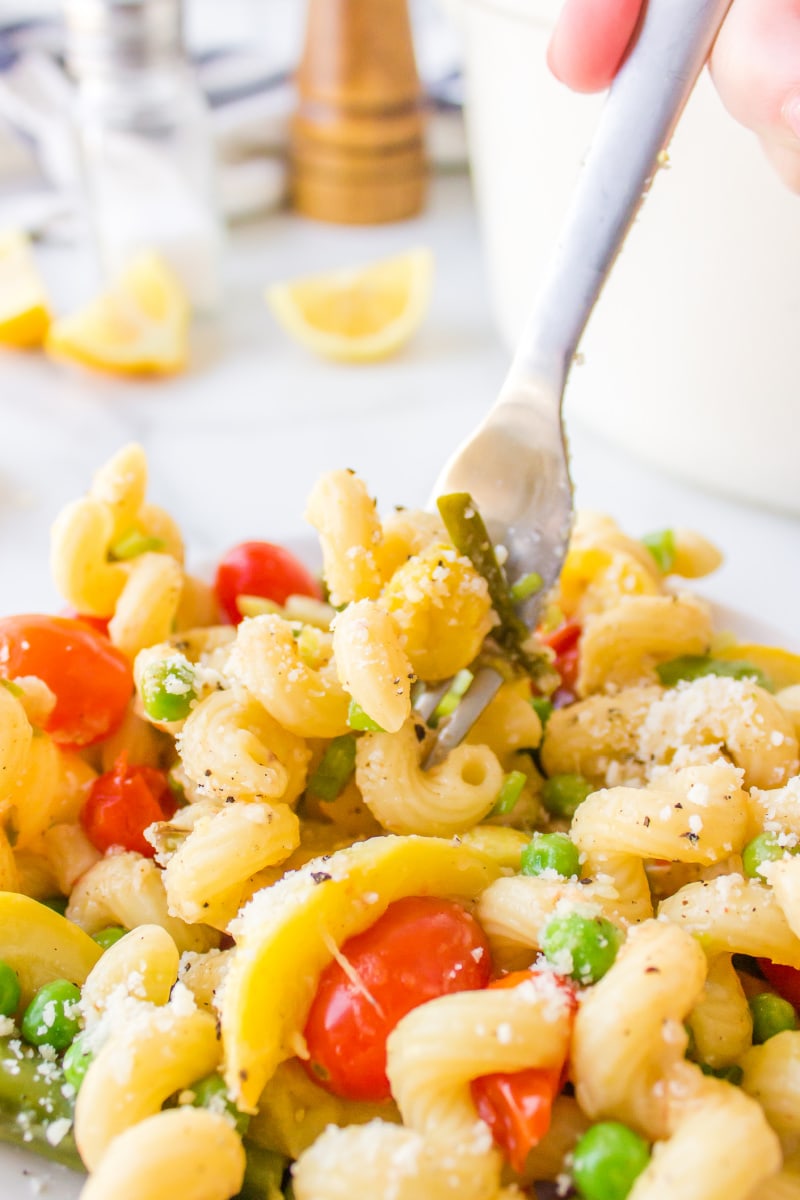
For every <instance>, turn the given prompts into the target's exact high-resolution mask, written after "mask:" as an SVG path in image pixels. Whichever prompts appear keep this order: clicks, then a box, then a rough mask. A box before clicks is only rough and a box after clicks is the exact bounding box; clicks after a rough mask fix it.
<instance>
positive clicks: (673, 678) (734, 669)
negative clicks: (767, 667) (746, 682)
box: [656, 654, 775, 692]
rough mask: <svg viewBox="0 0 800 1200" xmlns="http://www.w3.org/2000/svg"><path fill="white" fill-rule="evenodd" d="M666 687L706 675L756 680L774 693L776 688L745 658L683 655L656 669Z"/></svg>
mask: <svg viewBox="0 0 800 1200" xmlns="http://www.w3.org/2000/svg"><path fill="white" fill-rule="evenodd" d="M656 671H657V672H658V677H659V679H660V680H661V682H662V683H663V684H664V686H665V687H674V686H675V684H676V683H681V682H683V681H684V680H692V679H702V678H703V676H704V675H725V676H727V677H728V678H729V679H754V680H755V681H756V683H757V684H758V685H759V687H762V688H764V689H765V690H766V691H768V692H774V690H775V689H774V687H773V685H772V683H771V681H770V680H769V679H767V677H766V675H765V674H764V672H763V671H762V670H761V669H760V667H756V666H755V665H754V664H753V663H750V662H747V661H746V660H745V659H743V658H736V659H734V658H730V659H726V658H712V657H711V656H710V655H709V654H682V655H681V656H680V657H679V658H671V659H670V660H669V661H668V662H663V663H659V664H658V665H657V667H656Z"/></svg>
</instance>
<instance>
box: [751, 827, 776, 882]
mask: <svg viewBox="0 0 800 1200" xmlns="http://www.w3.org/2000/svg"><path fill="white" fill-rule="evenodd" d="M785 853H786V847H785V846H781V844H780V843H779V841H778V839H777V837H776V835H775V834H774V833H760V834H759V835H758V837H754V838H753V840H752V842H748V843H747V845H746V846H745V848H744V850H743V851H742V867H743V869H744V873H745V875H747V876H748V877H749V878H750V879H760V880H761V882H762V883H763V881H764V876H763V875H762V874H761V872H760V871H759V869H758V868H759V867H760V866H761V864H762V863H765V862H776V861H777V859H779V858H783V856H784V854H785Z"/></svg>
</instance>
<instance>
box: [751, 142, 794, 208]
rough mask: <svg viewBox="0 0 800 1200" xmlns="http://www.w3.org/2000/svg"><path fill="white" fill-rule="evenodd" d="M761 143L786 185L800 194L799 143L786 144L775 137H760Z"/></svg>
mask: <svg viewBox="0 0 800 1200" xmlns="http://www.w3.org/2000/svg"><path fill="white" fill-rule="evenodd" d="M761 144H762V145H763V147H764V151H765V153H766V155H767V158H768V159H769V160H770V162H771V163H772V165H773V167H774V168H775V170H776V171H777V172H778V174H779V175H780V177H781V179H782V180H783V182H784V183H785V184H786V186H787V187H789V188H791V189H792V191H793V192H797V193H798V194H800V143H799V144H798V145H797V146H786V145H784V144H783V142H780V141H776V140H775V139H769V138H762V139H761Z"/></svg>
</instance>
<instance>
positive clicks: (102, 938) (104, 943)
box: [92, 925, 128, 950]
mask: <svg viewBox="0 0 800 1200" xmlns="http://www.w3.org/2000/svg"><path fill="white" fill-rule="evenodd" d="M127 932H128V930H127V929H123V927H122V926H121V925H107V926H106V927H105V929H98V931H97V933H93V934H92V937H93V938H94V940H95V941H96V942H97V944H98V946H100V947H101V948H102V949H103V950H108V949H109V947H111V946H113V945H115V943H116V942H118V941H119V939H120V938H124V937H125V934H126V933H127Z"/></svg>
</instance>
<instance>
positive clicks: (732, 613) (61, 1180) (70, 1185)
mask: <svg viewBox="0 0 800 1200" xmlns="http://www.w3.org/2000/svg"><path fill="white" fill-rule="evenodd" d="M290 548H291V549H292V550H293V552H294V553H296V554H298V556H299V557H301V558H303V559H305V560H306V561H307V562H314V563H315V565H316V564H317V563H318V555H317V553H316V552H315V551H312V544H311V541H310V539H309V540H308V541H306V539H297V541H296V542H294V543H293V544H292V545H291V547H290ZM713 608H714V618H715V625H716V628H718V629H730V630H732V631H733V632H734V633H735V634H736V635H737V637H740V638H742V640H744V641H752V642H762V643H764V644H766V645H774V646H784V647H786V648H789V649H791V648H794V649H795V650H796V651H797V652H798V653H800V640H798V635H795V636H789V635H787V634H786V633H784V632H782V631H781V630H778V629H775V628H774V627H772V626H770V625H767V624H765V623H764V622H763V621H759V620H757V619H755V618H752V617H748V616H745V615H744V614H743V613H740V612H737V611H736V610H735V609H732V608H727V607H725V606H724V605H720V604H714V605H713ZM84 1178H85V1177H84V1176H82V1175H78V1174H76V1173H75V1172H74V1171H69V1170H66V1169H65V1168H64V1167H61V1166H59V1165H58V1164H54V1163H49V1162H47V1161H46V1160H45V1159H42V1158H39V1157H38V1156H37V1155H34V1154H27V1153H25V1152H24V1151H21V1150H17V1149H16V1148H15V1147H12V1146H3V1145H1V1144H0V1200H32V1198H33V1197H36V1196H44V1197H46V1200H76V1197H77V1196H78V1195H79V1193H80V1190H81V1187H82V1186H83V1183H84Z"/></svg>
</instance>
